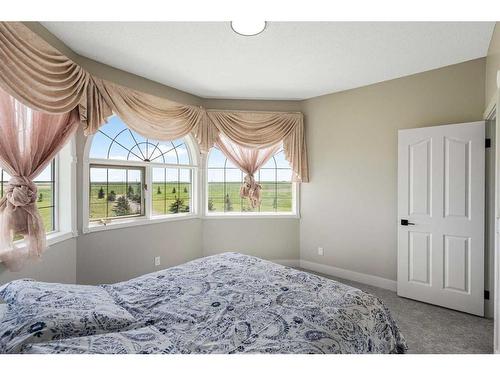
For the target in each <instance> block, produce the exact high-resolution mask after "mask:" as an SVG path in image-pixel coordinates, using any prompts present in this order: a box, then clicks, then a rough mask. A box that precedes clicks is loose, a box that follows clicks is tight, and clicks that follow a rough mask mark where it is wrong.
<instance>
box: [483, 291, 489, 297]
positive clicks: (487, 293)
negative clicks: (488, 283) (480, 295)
mask: <svg viewBox="0 0 500 375" xmlns="http://www.w3.org/2000/svg"><path fill="white" fill-rule="evenodd" d="M484 299H490V291H489V290H485V291H484Z"/></svg>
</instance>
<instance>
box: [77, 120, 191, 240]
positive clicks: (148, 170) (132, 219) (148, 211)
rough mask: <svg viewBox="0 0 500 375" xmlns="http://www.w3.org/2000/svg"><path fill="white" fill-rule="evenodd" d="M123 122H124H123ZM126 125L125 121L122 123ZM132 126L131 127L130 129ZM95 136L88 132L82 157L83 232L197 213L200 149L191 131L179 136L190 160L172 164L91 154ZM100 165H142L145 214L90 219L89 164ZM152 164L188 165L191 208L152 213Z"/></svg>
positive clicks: (173, 218)
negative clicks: (170, 212) (186, 162)
mask: <svg viewBox="0 0 500 375" xmlns="http://www.w3.org/2000/svg"><path fill="white" fill-rule="evenodd" d="M124 124H125V122H124ZM125 125H126V124H125ZM131 130H132V129H131ZM93 139H94V136H93V135H91V136H88V137H87V140H86V143H85V149H84V160H83V179H82V181H83V184H82V185H83V186H82V193H83V199H82V201H83V205H82V215H83V228H82V232H83V233H84V234H85V233H91V232H98V231H103V230H111V229H119V228H126V227H131V226H138V225H146V224H155V223H161V222H166V221H177V220H188V219H194V218H199V217H200V214H199V212H200V209H199V202H200V197H199V194H198V191H199V183H198V181H199V152H198V148H197V146H196V142H195V141H194V139H193V137H192V136H191V135H186V136H184V137H183V138H182V140H183V142H184V144H185V145H186V148H187V150H188V153H189V159H190V163H189V164H172V163H156V162H146V161H136V160H118V159H103V158H91V157H90V150H91V147H92V141H93ZM91 166H100V167H105V168H113V167H114V168H124V167H125V168H126V167H131V168H136V167H139V168H144V175H143V185H144V186H145V187H146V189H145V190H143V211H144V215H141V216H126V217H122V218H120V217H116V218H112V219H110V220H109V221H108V222H106V223H100V222H99V221H92V220H90V199H89V198H90V196H89V191H90V167H91ZM153 168H173V169H189V170H191V202H192V203H191V207H190V209H191V212H186V213H176V214H164V215H153V199H152V188H153Z"/></svg>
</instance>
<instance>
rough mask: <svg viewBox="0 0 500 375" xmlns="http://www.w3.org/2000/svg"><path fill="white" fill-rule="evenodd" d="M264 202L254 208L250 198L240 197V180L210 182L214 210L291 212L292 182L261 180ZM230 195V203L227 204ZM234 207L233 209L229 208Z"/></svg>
mask: <svg viewBox="0 0 500 375" xmlns="http://www.w3.org/2000/svg"><path fill="white" fill-rule="evenodd" d="M260 184H261V186H262V191H261V197H262V202H261V205H260V207H256V208H255V209H252V208H251V206H250V205H249V203H248V200H247V199H246V198H245V199H243V198H241V197H240V186H241V184H240V183H239V182H227V183H226V190H225V191H224V184H222V183H219V182H210V183H209V184H208V200H209V202H211V203H212V210H211V211H212V212H215V213H217V212H225V211H226V212H227V211H230V212H290V211H292V184H291V183H290V182H278V183H276V184H275V183H274V182H261V183H260ZM227 196H229V201H230V204H227V202H226V204H225V201H226V199H227ZM228 208H232V210H228Z"/></svg>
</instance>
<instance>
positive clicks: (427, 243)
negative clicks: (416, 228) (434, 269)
mask: <svg viewBox="0 0 500 375" xmlns="http://www.w3.org/2000/svg"><path fill="white" fill-rule="evenodd" d="M408 237H409V242H410V244H409V250H410V254H409V260H410V264H409V278H408V281H411V282H417V283H423V284H427V285H430V275H431V234H430V233H419V232H408Z"/></svg>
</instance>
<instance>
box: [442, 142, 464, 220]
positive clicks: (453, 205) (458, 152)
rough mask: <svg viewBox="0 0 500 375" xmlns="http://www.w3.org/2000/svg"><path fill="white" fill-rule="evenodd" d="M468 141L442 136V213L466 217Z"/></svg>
mask: <svg viewBox="0 0 500 375" xmlns="http://www.w3.org/2000/svg"><path fill="white" fill-rule="evenodd" d="M469 148H470V142H464V141H461V140H457V139H450V138H448V137H445V138H444V152H445V159H444V178H445V180H444V198H445V200H444V207H445V208H444V211H445V213H444V215H445V216H455V217H462V218H468V217H469V200H470V197H469V194H470V186H469V179H470V168H469V159H470V152H469Z"/></svg>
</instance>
